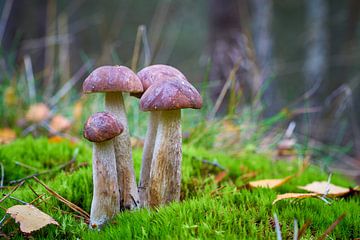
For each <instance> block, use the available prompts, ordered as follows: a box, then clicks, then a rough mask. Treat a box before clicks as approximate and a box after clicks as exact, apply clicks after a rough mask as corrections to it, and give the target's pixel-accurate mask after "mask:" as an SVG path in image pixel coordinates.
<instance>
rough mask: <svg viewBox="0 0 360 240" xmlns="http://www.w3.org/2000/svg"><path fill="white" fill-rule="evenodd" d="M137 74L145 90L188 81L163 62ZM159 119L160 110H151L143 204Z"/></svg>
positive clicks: (142, 174) (142, 177)
mask: <svg viewBox="0 0 360 240" xmlns="http://www.w3.org/2000/svg"><path fill="white" fill-rule="evenodd" d="M137 75H138V77H139V79H140V81H141V83H142V85H143V88H144V92H145V91H146V90H147V89H148V88H149V87H150V86H151V85H152V84H154V83H157V82H162V81H166V80H171V79H178V80H185V81H187V80H186V78H185V76H184V75H183V74H182V73H181V72H180V71H179V70H177V69H176V68H174V67H171V66H168V65H163V64H156V65H151V66H148V67H145V68H143V69H142V70H141V71H139V72H138V73H137ZM142 94H143V93H137V94H132V95H133V96H136V97H139V98H140V97H141V96H142ZM149 111H151V110H149ZM157 119H158V112H157V111H151V112H150V117H149V123H148V129H147V132H146V137H145V143H144V150H143V155H142V164H141V172H140V181H139V196H140V204H141V206H146V205H147V193H146V192H147V187H148V185H149V178H150V168H151V161H152V156H153V150H154V145H155V139H156V132H157V126H158V120H157Z"/></svg>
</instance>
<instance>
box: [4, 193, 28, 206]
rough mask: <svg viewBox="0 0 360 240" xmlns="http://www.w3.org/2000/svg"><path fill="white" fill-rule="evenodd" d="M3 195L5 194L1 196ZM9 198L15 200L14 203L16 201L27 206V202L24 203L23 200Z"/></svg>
mask: <svg viewBox="0 0 360 240" xmlns="http://www.w3.org/2000/svg"><path fill="white" fill-rule="evenodd" d="M3 195H4V196H5V194H3ZM9 198H10V199H13V200H15V201H18V202H19V203H21V204H24V205H26V204H29V203H28V202H25V201H23V200H20V199H18V198H16V197H12V196H9Z"/></svg>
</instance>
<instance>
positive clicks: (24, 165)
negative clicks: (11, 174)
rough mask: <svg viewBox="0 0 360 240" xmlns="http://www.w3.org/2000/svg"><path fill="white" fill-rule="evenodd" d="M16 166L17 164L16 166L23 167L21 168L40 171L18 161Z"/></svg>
mask: <svg viewBox="0 0 360 240" xmlns="http://www.w3.org/2000/svg"><path fill="white" fill-rule="evenodd" d="M15 164H16V165H19V166H21V167H24V168H27V169H30V170H34V171H38V170H39V169H37V168H34V167H32V166H29V165H27V164H25V163H22V162H18V161H16V162H15Z"/></svg>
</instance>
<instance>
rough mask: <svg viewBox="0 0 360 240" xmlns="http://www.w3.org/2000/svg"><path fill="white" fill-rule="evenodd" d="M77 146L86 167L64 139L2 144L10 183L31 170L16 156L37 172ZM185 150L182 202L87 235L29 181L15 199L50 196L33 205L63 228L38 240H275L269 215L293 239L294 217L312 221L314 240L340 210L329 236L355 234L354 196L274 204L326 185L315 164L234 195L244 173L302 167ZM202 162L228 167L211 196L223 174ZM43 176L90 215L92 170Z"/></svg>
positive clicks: (86, 157)
mask: <svg viewBox="0 0 360 240" xmlns="http://www.w3.org/2000/svg"><path fill="white" fill-rule="evenodd" d="M76 147H78V148H79V149H80V153H79V156H78V158H77V159H78V161H80V162H82V161H87V162H89V161H90V159H91V152H90V148H88V147H86V145H84V144H77V145H71V144H69V143H67V142H64V143H57V144H54V143H49V142H48V140H46V139H38V140H33V139H31V138H26V139H23V140H18V141H16V142H14V143H13V144H11V145H7V146H2V147H1V148H0V156H1V159H2V161H3V163H4V165H5V170H6V172H7V174H8V177H7V179H14V178H16V177H23V174H25V173H26V174H27V173H28V172H21V171H25V170H26V171H29V170H27V169H25V170H24V169H21V167H19V166H16V165H15V164H14V161H19V160H20V159H21V160H22V161H21V162H23V163H26V164H28V165H31V166H35V167H36V168H39V169H47V168H52V167H55V166H57V165H59V164H61V163H64V162H67V161H69V159H70V158H71V156H72V154H73V151H74V149H75V148H76ZM183 152H184V157H183V169H182V172H183V178H182V179H183V183H182V198H183V201H182V202H180V203H173V204H170V205H168V206H166V207H161V208H159V209H154V210H151V211H150V210H146V209H141V210H138V211H134V212H124V213H121V214H119V215H118V216H117V217H116V218H115V219H114V220H113V221H112V223H111V224H108V225H107V226H106V227H105V228H104V229H103V230H102V231H101V232H96V231H91V230H88V228H87V226H86V224H85V223H83V222H82V221H80V220H78V219H76V218H74V217H73V216H72V215H71V214H64V213H63V212H61V211H60V210H59V209H61V210H62V211H69V212H72V211H71V210H70V209H68V208H67V207H66V206H65V205H64V204H63V203H60V202H59V201H58V200H57V199H55V198H54V197H50V195H49V194H48V193H47V191H46V190H45V189H44V188H43V187H42V186H40V185H39V184H37V183H36V182H35V181H33V180H29V181H27V182H26V183H25V185H24V186H22V187H21V188H20V189H19V190H18V191H16V192H15V193H14V194H13V196H15V197H17V198H19V199H22V200H24V201H27V202H30V201H31V200H33V199H34V198H36V195H35V194H34V193H33V192H32V191H31V190H30V189H29V187H28V185H31V186H32V187H33V188H34V189H35V191H36V192H37V193H38V194H42V193H45V194H46V196H48V197H49V198H48V199H47V200H46V203H42V204H40V205H39V206H38V207H39V208H40V209H41V210H43V211H44V212H46V213H48V214H50V215H51V216H53V217H54V218H55V219H56V220H57V221H58V222H59V223H60V226H59V227H55V226H48V227H46V228H44V229H41V230H40V231H38V232H35V233H34V234H33V236H34V237H35V238H40V239H41V238H48V239H55V238H56V239H59V238H61V239H65V238H66V239H75V238H82V239H99V238H103V239H108V238H109V239H148V238H150V239H193V238H200V239H205V238H214V239H224V238H229V239H246V238H248V239H254V238H255V239H256V238H258V239H274V238H276V234H275V231H274V229H273V225H272V216H273V213H276V214H277V215H278V217H279V221H280V223H281V225H282V233H283V237H284V238H285V237H290V236H292V232H293V222H294V219H295V218H296V219H297V220H298V222H299V224H300V225H302V224H304V223H305V222H306V221H307V220H311V222H312V224H311V226H310V227H309V228H308V230H307V231H306V234H305V236H306V238H311V237H314V236H315V237H316V236H319V235H320V234H321V233H322V232H324V231H325V230H326V228H327V227H328V226H329V225H330V224H331V223H333V222H334V221H335V219H336V218H337V217H338V216H340V215H341V214H342V213H343V212H346V213H347V215H346V217H345V218H344V220H343V221H342V222H341V223H340V224H339V225H338V226H337V227H336V228H335V230H334V231H333V232H332V233H331V237H332V238H335V239H351V238H355V237H359V236H360V229H359V228H358V226H357V223H359V222H360V204H359V202H360V200H359V198H358V197H353V198H350V199H341V200H336V201H334V202H333V203H332V204H331V205H326V204H325V203H324V202H323V201H321V200H317V199H306V200H303V201H295V202H294V201H286V200H285V201H283V202H279V203H277V204H276V205H272V201H273V200H274V199H275V197H276V194H278V193H285V192H300V191H299V190H298V189H297V186H299V185H305V184H307V183H310V182H312V181H315V180H327V178H328V176H327V174H326V173H324V172H323V171H321V169H319V168H318V167H315V166H311V167H310V168H308V169H307V170H306V171H305V172H304V173H303V174H302V175H301V176H300V177H296V178H293V179H292V180H291V181H289V182H288V183H286V184H285V185H284V186H282V187H280V188H279V189H276V190H270V189H254V190H246V189H243V190H237V188H236V187H237V186H240V185H242V184H244V183H245V182H244V180H242V179H241V176H242V175H243V174H244V173H246V172H252V171H255V172H256V173H257V175H256V178H255V179H264V178H282V177H286V176H289V175H293V174H295V173H296V172H298V170H299V165H300V163H298V162H280V161H278V162H273V161H271V160H270V159H269V158H268V157H267V156H265V155H259V154H255V153H251V152H244V153H240V154H239V155H238V156H229V155H227V154H226V153H222V152H212V151H211V150H207V149H203V148H200V147H197V148H196V147H193V145H191V146H190V145H185V146H184V149H183ZM133 156H134V161H135V170H136V172H137V173H138V172H139V170H140V162H141V150H139V149H135V150H134V153H133ZM25 159H26V160H25ZM49 159H51V160H49ZM204 159H206V160H207V161H210V162H212V161H216V162H218V163H219V164H220V165H222V166H224V167H225V168H226V169H228V176H227V177H226V178H225V179H224V181H223V182H221V185H222V186H224V188H222V189H220V190H218V191H215V190H216V189H217V188H218V187H219V185H217V184H216V183H215V182H214V176H215V175H216V174H217V173H218V172H219V171H221V170H220V169H218V168H216V167H214V166H212V165H209V164H203V163H202V160H204ZM16 170H17V171H18V172H16ZM20 170H21V171H20ZM13 171H14V172H13ZM40 179H41V180H44V181H45V182H46V184H48V185H49V186H50V187H51V188H52V189H54V190H55V191H56V192H58V193H59V194H60V195H62V196H64V197H65V198H67V199H68V200H70V201H72V202H74V203H75V204H77V205H79V206H81V207H82V208H83V209H85V210H86V211H88V212H89V209H90V204H91V198H92V177H91V166H87V167H83V168H79V169H78V170H76V171H74V172H67V171H61V172H58V173H57V175H56V177H54V176H52V177H50V176H41V177H40ZM332 182H333V183H335V184H339V185H342V186H353V184H352V182H350V181H348V180H347V179H345V178H343V177H341V176H339V175H334V176H333V177H332ZM2 192H3V193H5V192H7V191H4V190H3V191H2ZM14 204H18V203H17V202H16V201H14V200H11V199H7V200H6V201H4V202H3V203H1V205H2V206H3V207H9V206H11V205H14ZM17 228H18V227H17V225H16V224H14V223H10V224H7V225H5V226H4V227H3V228H2V231H3V232H5V233H9V232H12V231H16V229H17ZM16 233H17V234H16V237H17V238H21V237H22V235H21V234H19V233H18V232H17V231H16Z"/></svg>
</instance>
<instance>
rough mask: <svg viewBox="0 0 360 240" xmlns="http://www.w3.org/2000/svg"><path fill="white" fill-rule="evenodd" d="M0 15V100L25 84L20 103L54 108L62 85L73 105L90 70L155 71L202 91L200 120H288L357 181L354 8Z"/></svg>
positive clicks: (358, 61)
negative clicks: (168, 70) (248, 115)
mask: <svg viewBox="0 0 360 240" xmlns="http://www.w3.org/2000/svg"><path fill="white" fill-rule="evenodd" d="M0 14H1V18H0V41H1V48H0V83H1V85H2V86H3V87H0V88H3V89H1V93H2V94H6V89H5V87H4V86H9V85H10V86H14V85H15V84H20V82H21V81H20V79H26V81H25V82H27V84H29V82H30V83H31V82H32V81H33V82H34V85H33V86H34V87H33V88H34V89H33V90H31V87H30V91H28V90H26V91H25V90H23V91H22V90H21V89H20V91H22V92H21V94H22V95H23V96H26V97H28V98H29V99H30V101H29V102H28V103H27V104H31V102H37V101H41V102H46V103H47V104H49V105H50V106H51V105H55V104H56V103H58V102H59V99H60V98H63V94H62V93H61V92H60V93H59V92H58V90H59V89H61V86H68V88H65V90H64V91H65V92H64V95H65V94H67V92H69V91H71V92H72V93H73V94H72V95H71V97H68V100H67V101H68V102H73V103H74V102H75V100H76V99H78V98H79V97H80V94H79V93H80V92H81V83H82V80H81V79H84V77H85V75H86V74H87V73H89V72H90V71H91V70H93V69H94V68H95V67H96V66H100V65H106V64H108V65H109V64H118V65H126V66H129V67H131V68H133V70H139V69H141V68H142V67H144V66H146V65H149V64H154V63H165V64H169V65H173V66H175V67H177V68H178V69H180V70H181V71H182V72H183V73H184V74H185V75H186V76H187V77H188V79H189V81H191V82H192V83H193V84H194V85H195V86H197V88H198V89H199V90H201V93H202V95H203V96H204V98H205V101H206V110H207V113H206V118H207V119H212V118H216V117H222V116H229V115H230V116H236V115H239V114H245V113H244V111H243V110H244V109H245V108H250V109H251V110H252V111H256V112H259V113H260V114H259V116H260V118H262V119H266V118H270V117H273V116H279V114H280V115H281V114H282V115H286V116H291V118H290V117H288V118H286V121H285V124H284V126H287V125H288V123H289V122H290V121H294V122H296V126H297V127H296V129H295V132H296V133H297V134H298V136H299V137H300V139H301V140H302V141H303V142H304V141H305V140H306V139H308V138H311V139H312V140H314V141H317V142H318V143H321V144H325V145H326V146H329V147H328V148H327V150H328V151H329V155H332V156H334V154H336V151H337V150H338V149H339V148H341V149H344V150H343V151H341V153H342V154H341V159H342V160H344V159H345V160H344V161H347V164H348V165H349V166H350V168H351V169H354V168H355V170H356V172H357V174H358V173H359V169H360V130H359V126H360V111H359V110H358V109H360V86H359V84H360V45H359V43H360V1H358V0H343V1H338V0H303V1H296V0H197V1H190V0H181V1H180V0H147V1H140V0H133V1H128V0H107V1H95V0H86V1H85V0H78V1H70V0H58V1H56V0H47V1H46V0H31V1H28V0H0ZM139 26H140V27H139ZM136 43H141V44H136ZM139 47H141V50H139V49H137V48H139ZM136 53H139V56H136ZM78 80H80V81H78ZM66 84H68V85H66ZM30 86H31V84H30ZM28 92H29V93H28ZM34 92H36V94H34ZM76 93H77V94H76ZM7 94H9V93H7ZM2 101H3V100H2ZM3 105H4V104H3ZM16 107H18V108H21V107H23V108H26V105H24V106H20V105H16ZM5 111H6V110H4V109H3V112H2V113H1V115H2V119H1V124H2V125H3V126H7V127H12V124H13V123H12V122H11V121H10V120H8V119H5V113H4V112H5ZM7 114H8V115H11V114H9V113H7ZM285 128H286V127H285ZM301 136H302V138H301ZM334 152H335V153H334ZM346 156H347V157H346ZM350 156H351V157H350ZM346 158H348V159H347V160H346ZM356 159H359V160H356ZM342 163H343V161H341V164H342ZM355 170H353V171H355ZM348 173H349V174H350V175H355V174H356V173H355V174H353V173H352V172H351V171H350V170H349V171H348Z"/></svg>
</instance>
